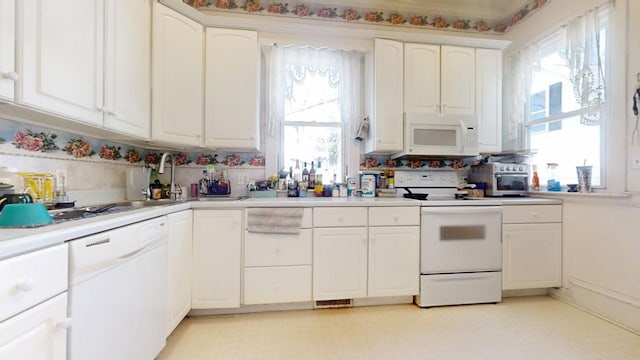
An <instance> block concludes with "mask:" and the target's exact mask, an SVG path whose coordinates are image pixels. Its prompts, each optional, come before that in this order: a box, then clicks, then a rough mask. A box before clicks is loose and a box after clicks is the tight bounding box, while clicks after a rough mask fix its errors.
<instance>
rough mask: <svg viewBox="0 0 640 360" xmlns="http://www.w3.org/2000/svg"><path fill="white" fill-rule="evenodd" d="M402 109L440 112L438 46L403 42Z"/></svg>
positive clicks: (406, 110) (419, 111)
mask: <svg viewBox="0 0 640 360" xmlns="http://www.w3.org/2000/svg"><path fill="white" fill-rule="evenodd" d="M404 66H405V72H404V111H405V112H408V113H410V112H418V113H433V114H435V113H439V112H440V46H439V45H427V44H404Z"/></svg>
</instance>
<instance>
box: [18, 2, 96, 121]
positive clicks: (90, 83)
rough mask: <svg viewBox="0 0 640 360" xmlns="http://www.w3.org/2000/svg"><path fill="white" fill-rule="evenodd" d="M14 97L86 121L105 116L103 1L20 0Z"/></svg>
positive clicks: (27, 103)
mask: <svg viewBox="0 0 640 360" xmlns="http://www.w3.org/2000/svg"><path fill="white" fill-rule="evenodd" d="M18 4H21V5H22V7H23V9H22V10H23V11H22V15H23V16H22V18H21V19H20V21H19V22H18V23H19V24H20V26H21V32H20V34H21V37H22V38H21V39H20V40H21V41H18V44H19V46H21V54H22V56H21V57H20V58H19V59H20V62H19V64H18V65H19V69H18V73H19V74H20V76H21V78H20V82H19V83H18V84H19V86H18V92H17V94H16V96H17V99H16V100H17V101H18V102H20V103H23V104H26V105H29V106H32V107H35V108H40V109H43V110H47V111H50V112H52V113H57V114H61V115H64V116H68V117H70V118H73V119H76V120H80V121H83V122H86V123H90V124H96V125H102V118H103V113H102V109H103V76H104V71H103V70H104V69H103V53H104V51H103V49H104V41H103V35H104V24H103V20H104V4H103V0H86V1H76V0H57V1H42V0H24V1H21V2H19V3H18Z"/></svg>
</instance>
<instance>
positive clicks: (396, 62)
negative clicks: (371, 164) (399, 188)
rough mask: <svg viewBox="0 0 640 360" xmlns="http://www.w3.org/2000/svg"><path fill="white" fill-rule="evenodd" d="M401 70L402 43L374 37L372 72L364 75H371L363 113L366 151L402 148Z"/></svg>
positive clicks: (383, 151)
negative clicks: (366, 122)
mask: <svg viewBox="0 0 640 360" xmlns="http://www.w3.org/2000/svg"><path fill="white" fill-rule="evenodd" d="M369 68H370V69H371V66H369ZM403 69H404V65H403V44H402V43H401V42H398V41H391V40H383V39H375V49H374V54H373V67H372V70H373V71H372V73H369V74H368V75H367V76H368V77H372V78H373V86H371V89H369V93H368V95H367V112H368V114H369V117H370V119H369V120H370V121H371V124H370V128H369V137H368V138H367V141H366V142H365V152H367V153H371V152H376V153H393V152H398V151H401V150H402V146H403V141H402V139H403V138H402V129H403V128H402V121H403V120H402V119H403V108H402V102H403V91H404V89H403V75H402V74H403V71H404V70H403ZM369 72H371V70H369Z"/></svg>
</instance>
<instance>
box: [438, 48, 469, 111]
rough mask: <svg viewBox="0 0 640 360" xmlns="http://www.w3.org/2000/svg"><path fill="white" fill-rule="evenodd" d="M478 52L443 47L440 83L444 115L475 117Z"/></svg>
mask: <svg viewBox="0 0 640 360" xmlns="http://www.w3.org/2000/svg"><path fill="white" fill-rule="evenodd" d="M475 58H476V50H475V49H473V48H464V47H457V46H442V56H441V61H442V62H441V64H442V66H441V70H440V75H441V76H442V79H441V82H440V89H441V95H440V99H441V104H442V110H441V112H442V114H449V115H452V114H462V115H474V114H475V113H476V107H475V98H476V94H475V89H476V87H475V84H476V76H475V72H476V61H475Z"/></svg>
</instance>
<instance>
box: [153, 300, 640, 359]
mask: <svg viewBox="0 0 640 360" xmlns="http://www.w3.org/2000/svg"><path fill="white" fill-rule="evenodd" d="M158 359H159V360H199V359H203V360H204V359H207V360H209V359H261V360H266V359H278V360H286V359H323V360H332V359H336V360H337V359H340V360H342V359H349V360H351V359H367V360H374V359H385V360H386V359H492V360H493V359H562V360H565V359H576V360H589V359H612V360H618V359H620V360H622V359H629V360H631V359H633V360H638V359H640V336H638V335H636V334H634V333H632V332H629V331H627V330H624V329H622V328H620V327H617V326H615V325H613V324H611V323H609V322H607V321H604V320H602V319H600V318H598V317H595V316H593V315H591V314H589V313H587V312H584V311H582V310H580V309H577V308H574V307H572V306H570V305H567V304H565V303H562V302H560V301H558V300H555V299H553V298H550V297H546V296H540V297H525V298H507V299H504V301H503V302H502V303H500V304H486V305H468V306H447V307H436V308H430V309H420V308H418V307H417V306H415V305H389V306H370V307H358V308H343V309H322V310H303V311H284V312H265V313H253V314H241V315H219V316H207V317H191V318H186V319H185V320H184V321H183V322H182V323H181V324H180V325H179V326H178V328H177V329H176V330H175V331H174V332H173V334H171V336H170V337H169V338H168V339H167V346H166V347H165V349H164V350H163V351H162V353H161V354H160V356H159V357H158Z"/></svg>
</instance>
